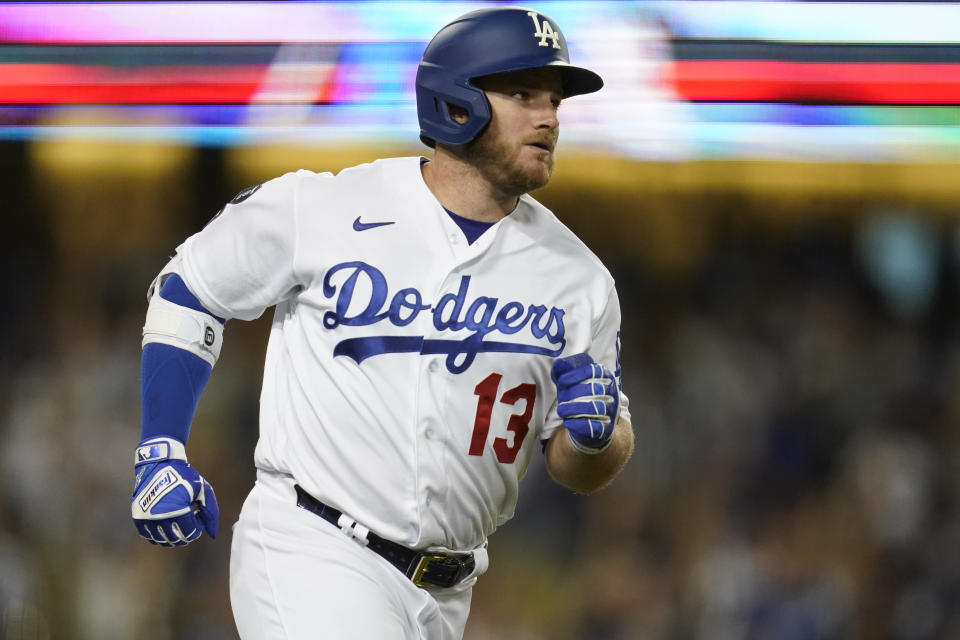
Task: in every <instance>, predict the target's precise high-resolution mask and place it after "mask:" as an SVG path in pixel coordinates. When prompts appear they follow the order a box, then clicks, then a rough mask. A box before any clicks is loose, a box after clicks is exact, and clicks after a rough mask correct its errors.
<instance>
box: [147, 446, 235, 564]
mask: <svg viewBox="0 0 960 640" xmlns="http://www.w3.org/2000/svg"><path fill="white" fill-rule="evenodd" d="M133 469H134V472H135V473H136V474H137V475H136V480H135V481H134V489H133V502H132V504H131V505H130V508H131V512H132V514H133V524H134V525H135V526H136V527H137V531H138V532H140V535H141V536H143V537H144V538H146V539H147V540H149V541H150V543H151V544H159V545H162V546H164V547H179V546H183V545H185V544H188V543H190V542H193V541H194V540H196V539H197V538H199V537H200V535H201V534H202V533H203V532H204V531H206V532H207V533H209V534H210V537H211V538H216V537H217V521H218V520H219V517H220V507H219V506H217V496H216V494H214V493H213V487H211V486H210V483H209V482H207V481H206V480H204V479H203V476H201V475H200V474H199V473H197V470H196V469H194V468H193V467H191V466H190V465H189V464H188V463H187V454H186V451H185V450H184V448H183V444H182V443H181V442H178V441H177V440H174V439H173V438H150V439H148V440H144V441H143V442H141V443H140V444H139V445H137V451H136V455H135V456H134V465H133Z"/></svg>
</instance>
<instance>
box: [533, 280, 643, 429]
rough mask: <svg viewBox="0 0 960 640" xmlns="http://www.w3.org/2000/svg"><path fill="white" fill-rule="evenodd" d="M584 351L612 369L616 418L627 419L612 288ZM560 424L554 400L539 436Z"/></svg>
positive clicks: (616, 307)
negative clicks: (616, 395) (616, 393)
mask: <svg viewBox="0 0 960 640" xmlns="http://www.w3.org/2000/svg"><path fill="white" fill-rule="evenodd" d="M587 353H588V354H589V355H590V357H592V358H593V359H594V360H595V361H596V362H598V363H600V364H601V365H603V367H604V368H605V369H608V370H610V371H612V372H613V374H614V377H616V379H617V387H618V388H619V389H620V417H621V418H623V419H624V420H626V421H627V422H629V421H630V399H629V398H627V395H626V394H625V393H624V392H623V380H622V377H623V370H622V367H621V363H620V298H619V297H618V296H617V289H616V287H611V288H610V293H609V295H608V296H607V303H606V306H604V308H603V312H602V313H601V314H600V317H599V318H598V319H597V321H596V322H594V324H593V337H592V339H591V341H590V347H589V348H588V349H587ZM562 426H563V420H562V419H561V418H560V416H559V415H558V414H557V403H556V402H554V403H553V406H552V407H550V410H549V412H548V413H547V418H546V420H545V422H544V428H543V432H542V433H541V435H540V439H541V440H542V441H546V440H549V439H550V438H551V437H552V436H553V434H554V433H555V432H556V431H557V429H559V428H561V427H562Z"/></svg>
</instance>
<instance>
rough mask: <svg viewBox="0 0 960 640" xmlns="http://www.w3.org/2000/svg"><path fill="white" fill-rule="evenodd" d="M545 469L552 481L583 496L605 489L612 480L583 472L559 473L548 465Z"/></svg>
mask: <svg viewBox="0 0 960 640" xmlns="http://www.w3.org/2000/svg"><path fill="white" fill-rule="evenodd" d="M547 471H548V473H549V474H550V477H551V478H552V479H553V481H554V482H556V483H557V484H559V485H560V486H562V487H565V488H567V489H570V490H571V491H573V492H574V493H579V494H582V495H585V496H589V495H592V494H594V493H597V492H598V491H600V490H601V489H605V488H606V487H607V486H608V485H609V484H610V483H611V481H612V480H613V477H589V476H585V475H584V474H561V473H556V472H555V471H554V470H553V469H551V468H550V467H549V466H548V467H547Z"/></svg>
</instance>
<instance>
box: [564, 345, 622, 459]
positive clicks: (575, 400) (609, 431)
mask: <svg viewBox="0 0 960 640" xmlns="http://www.w3.org/2000/svg"><path fill="white" fill-rule="evenodd" d="M550 377H551V378H552V379H553V382H554V384H556V385H557V413H558V414H559V415H560V417H561V418H563V426H564V427H566V429H567V435H568V436H569V437H570V442H571V443H573V446H574V448H576V449H577V451H580V452H581V453H586V454H588V455H593V454H597V453H600V452H601V451H603V450H604V449H606V448H607V447H608V446H610V442H611V441H612V439H613V429H614V427H616V425H617V418H619V416H620V388H619V386H618V385H617V380H616V378H615V377H614V375H613V374H612V373H610V371H609V370H607V369H604V368H603V367H602V366H601V365H599V364H597V363H596V362H594V360H593V358H591V357H590V356H589V355H587V354H586V353H578V354H576V355H572V356H567V357H566V358H557V359H556V360H554V361H553V368H552V369H551V370H550Z"/></svg>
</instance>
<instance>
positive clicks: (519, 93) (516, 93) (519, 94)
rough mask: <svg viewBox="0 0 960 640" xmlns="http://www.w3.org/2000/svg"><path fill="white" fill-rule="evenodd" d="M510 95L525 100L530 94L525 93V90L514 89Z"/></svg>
mask: <svg viewBox="0 0 960 640" xmlns="http://www.w3.org/2000/svg"><path fill="white" fill-rule="evenodd" d="M510 95H511V96H512V97H514V98H516V99H517V100H526V99H527V98H529V97H530V94H529V93H527V92H526V91H514V92H512V93H511V94H510Z"/></svg>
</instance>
